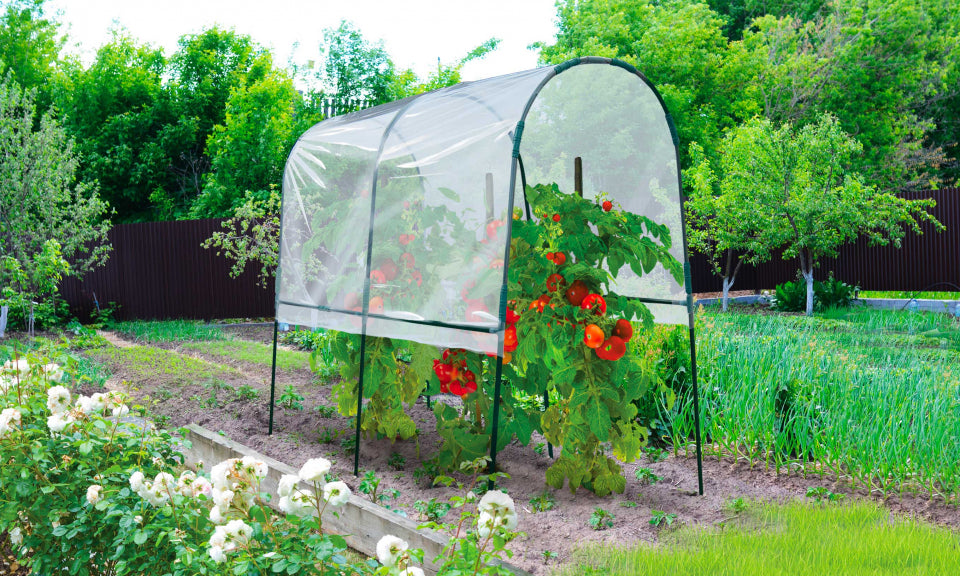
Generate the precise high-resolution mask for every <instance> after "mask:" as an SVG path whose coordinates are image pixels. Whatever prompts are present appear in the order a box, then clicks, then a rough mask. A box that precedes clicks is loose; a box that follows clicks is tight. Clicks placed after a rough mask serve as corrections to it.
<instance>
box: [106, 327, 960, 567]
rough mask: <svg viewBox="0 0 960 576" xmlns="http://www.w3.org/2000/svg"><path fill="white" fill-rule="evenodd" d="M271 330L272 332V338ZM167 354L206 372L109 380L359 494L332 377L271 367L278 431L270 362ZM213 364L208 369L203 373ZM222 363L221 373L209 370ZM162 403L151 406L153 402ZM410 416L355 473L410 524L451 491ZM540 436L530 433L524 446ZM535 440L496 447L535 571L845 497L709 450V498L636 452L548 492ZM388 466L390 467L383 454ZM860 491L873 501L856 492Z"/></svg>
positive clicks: (690, 463)
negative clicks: (591, 549) (743, 508)
mask: <svg viewBox="0 0 960 576" xmlns="http://www.w3.org/2000/svg"><path fill="white" fill-rule="evenodd" d="M103 336H104V337H105V338H107V340H108V341H109V342H111V344H113V345H114V346H117V347H119V348H120V349H125V348H127V349H128V348H129V347H130V346H131V345H132V344H131V343H130V342H128V341H125V340H124V339H122V338H120V337H118V336H116V335H115V334H110V333H104V334H103ZM243 336H244V337H248V338H250V339H251V340H252V341H258V342H260V343H263V342H264V340H263V335H262V334H260V333H259V332H257V331H250V330H245V331H244V333H243ZM271 336H272V334H271ZM157 348H161V349H163V350H164V351H165V352H164V353H165V354H171V355H176V356H170V357H169V359H170V360H171V361H174V360H176V361H179V360H177V358H183V359H188V360H190V361H192V362H195V363H201V362H202V364H198V366H199V367H195V368H194V369H195V370H197V371H198V373H199V372H203V371H204V370H207V371H211V370H212V373H211V374H207V373H204V374H203V375H202V376H196V377H193V376H191V375H189V374H186V375H185V374H182V373H178V374H168V373H164V372H162V371H158V373H157V374H150V375H148V376H147V377H144V376H143V374H139V373H137V371H136V370H134V369H133V368H132V367H131V366H132V363H131V364H124V363H123V362H119V363H116V364H114V365H111V369H112V370H113V371H114V377H113V378H118V379H121V380H125V381H127V382H130V383H131V384H132V388H131V389H132V393H133V394H134V395H135V396H137V398H138V399H139V400H141V401H144V402H151V401H152V402H153V403H152V404H150V408H151V410H152V412H153V413H154V414H155V417H159V418H160V419H161V420H165V422H164V425H165V426H166V427H168V428H172V427H177V426H181V425H184V424H188V423H191V422H193V423H197V424H199V425H201V426H204V427H206V428H208V429H211V430H213V431H221V432H223V433H224V434H225V435H226V436H228V437H230V438H232V439H233V440H236V441H238V442H240V443H243V444H245V445H247V446H249V447H251V448H253V449H254V450H257V451H259V452H262V453H264V454H268V455H270V456H272V457H274V458H276V459H278V460H280V461H282V462H285V463H287V464H290V465H291V466H294V467H299V466H300V465H301V464H303V462H304V461H306V460H307V459H309V458H313V457H317V456H324V457H327V458H330V459H331V460H333V461H334V467H333V470H332V472H333V473H334V474H336V475H337V476H339V477H340V478H341V479H343V480H344V481H345V482H346V483H347V484H348V485H350V487H351V488H352V489H353V490H354V491H357V488H358V484H359V479H358V478H356V477H354V476H353V456H352V452H351V450H350V449H351V448H352V443H353V429H352V428H351V426H350V424H349V420H348V419H346V418H343V417H340V416H339V415H336V414H332V413H331V412H330V408H329V407H332V406H333V405H334V400H333V399H332V398H331V383H330V382H321V381H319V380H318V379H317V378H316V376H315V375H314V374H313V373H312V372H311V371H310V370H305V369H293V370H278V372H277V387H276V392H277V397H278V398H279V397H280V396H281V392H282V391H284V390H285V389H286V387H287V386H291V387H292V389H293V390H295V391H296V392H297V393H298V394H300V395H301V396H303V400H302V401H301V403H302V405H303V408H302V409H296V408H295V407H292V406H291V407H284V406H280V405H278V406H276V408H275V410H274V434H272V435H269V434H268V433H267V430H268V425H269V415H270V407H269V387H270V366H269V364H268V365H263V364H257V363H251V362H245V361H241V360H236V359H226V358H224V357H223V356H221V355H216V354H210V353H206V352H205V351H203V350H202V348H201V350H199V351H198V350H196V349H191V350H186V351H185V350H182V349H181V347H179V346H177V345H175V344H164V345H161V346H157ZM210 366H212V367H213V368H210ZM216 367H219V368H216ZM158 400H159V401H158ZM408 413H409V414H410V415H411V416H412V417H413V419H414V420H415V421H416V422H417V426H418V428H419V429H420V430H421V431H422V432H421V434H420V435H419V438H418V439H417V441H413V440H411V441H408V442H397V443H391V442H389V441H387V440H364V441H362V443H361V449H360V463H361V464H360V465H361V474H362V473H363V471H364V470H375V471H377V475H378V476H379V477H380V478H381V479H382V483H381V486H382V487H383V488H386V489H397V490H399V491H400V496H399V497H398V498H397V499H396V500H388V501H386V502H385V503H386V504H388V505H390V506H391V507H392V508H394V509H398V510H400V511H401V512H402V513H404V514H406V515H407V516H409V517H412V518H414V519H417V512H416V511H415V510H414V508H413V505H414V502H416V501H417V500H426V501H428V500H430V499H432V498H436V499H437V500H441V501H442V500H445V499H446V498H448V497H449V496H451V495H453V494H454V493H453V491H451V490H448V489H446V488H426V487H424V483H423V482H418V474H417V473H416V472H417V470H418V468H420V467H421V462H422V461H426V460H427V459H429V458H430V456H431V455H432V454H433V453H434V452H435V451H436V450H437V448H438V446H439V441H438V437H437V435H436V433H435V429H434V428H435V419H434V416H433V413H432V411H431V410H430V409H429V408H428V407H427V406H426V404H425V403H424V401H423V399H420V400H419V401H418V402H417V403H416V404H415V405H414V406H412V407H410V409H409V411H408ZM541 442H544V440H543V438H538V437H537V436H536V435H535V436H534V440H533V441H532V445H533V446H536V445H537V443H541ZM543 452H544V454H540V453H538V452H536V451H534V450H533V449H532V447H525V446H519V445H516V444H511V445H509V446H507V448H506V449H505V450H504V451H503V452H501V453H500V455H499V456H498V463H499V464H500V465H501V467H502V469H503V471H504V472H507V473H508V474H510V478H509V479H507V480H505V481H503V482H502V483H501V488H502V489H504V490H506V491H507V492H509V493H510V494H511V495H512V496H513V498H514V500H515V501H516V502H517V505H518V507H519V508H520V512H519V514H520V529H521V530H523V531H524V532H526V536H525V537H522V538H521V539H520V540H519V541H518V542H516V543H514V544H513V545H512V549H513V550H514V552H515V556H514V558H513V560H511V562H513V563H515V564H516V565H518V566H520V567H522V568H524V569H526V570H529V571H531V572H533V573H534V574H538V575H545V574H548V573H549V572H550V570H551V569H552V567H553V566H554V565H555V564H556V563H557V562H558V561H559V562H562V561H564V560H566V559H568V558H569V557H570V554H571V552H572V551H573V549H574V548H575V547H577V546H581V545H583V544H585V543H588V542H602V543H616V544H618V545H627V544H629V543H631V542H637V541H643V542H651V543H653V542H657V541H658V539H659V536H660V529H659V528H656V527H654V526H651V525H650V519H651V517H652V515H653V513H654V511H663V512H665V513H668V514H676V521H675V522H674V525H675V526H676V525H679V524H698V525H715V524H718V523H722V522H723V521H724V520H725V519H729V517H730V515H731V513H730V512H729V510H728V504H729V503H730V502H731V501H732V500H734V499H736V498H744V499H746V500H776V501H785V500H789V499H794V498H803V497H804V495H805V494H806V491H807V489H808V488H809V487H814V486H820V485H823V486H825V487H826V488H827V489H829V490H831V491H833V492H837V493H849V492H851V490H850V489H849V487H847V486H844V485H837V484H835V483H834V482H832V481H831V480H826V481H821V480H820V479H819V478H815V477H814V478H807V479H804V478H802V477H800V476H798V475H789V476H787V475H780V476H777V475H776V474H774V473H773V472H772V471H765V470H763V468H762V466H761V467H759V468H753V469H751V468H750V467H749V466H748V465H746V464H743V463H738V464H733V463H732V462H731V461H728V460H724V461H723V462H717V459H716V457H709V458H706V459H705V462H704V464H705V468H704V480H705V495H704V496H702V497H701V496H699V495H697V474H696V459H695V458H693V457H692V456H685V455H683V454H680V455H679V456H673V455H670V456H669V457H667V458H666V459H665V460H663V461H658V462H653V461H651V460H649V458H647V457H644V458H643V459H642V460H641V461H640V462H635V463H632V464H625V465H623V468H624V473H625V475H626V477H627V488H626V491H625V492H624V493H623V494H620V495H613V496H611V497H606V498H599V497H597V496H595V495H593V494H592V493H590V492H587V491H584V490H580V491H578V492H577V493H575V494H571V493H570V492H569V490H566V489H563V490H554V489H552V488H549V487H547V486H546V485H545V484H544V472H545V470H546V469H547V467H548V466H549V465H550V463H551V460H550V458H549V457H548V456H547V455H546V454H545V452H546V451H543ZM394 454H397V455H399V456H393V458H394V460H393V463H394V464H396V467H391V464H390V463H389V462H388V461H389V459H390V458H391V455H394ZM638 468H647V469H649V470H650V471H651V472H652V473H653V474H655V475H656V476H658V477H660V480H659V481H657V482H656V483H654V484H652V485H651V484H646V483H641V482H639V481H638V480H637V479H636V478H635V472H636V471H637V469H638ZM855 495H856V496H858V497H868V498H869V497H871V495H869V494H864V493H862V492H861V493H858V494H855ZM536 499H539V500H541V501H552V502H553V504H552V508H551V509H549V510H546V511H542V512H536V511H535V507H534V505H533V503H532V502H531V500H536ZM888 504H889V505H890V507H891V509H893V510H897V511H901V512H905V513H909V514H917V515H920V516H923V517H925V518H928V519H931V520H934V521H937V522H940V523H944V524H947V525H951V526H954V527H957V528H960V514H958V513H957V511H956V508H954V507H952V506H948V505H945V504H943V503H942V501H934V502H930V501H928V500H926V499H921V498H916V499H910V498H903V499H898V500H895V501H889V502H888ZM597 508H602V509H604V510H606V511H607V512H610V513H612V514H613V515H614V517H615V519H614V525H613V527H612V528H609V529H607V530H602V531H595V530H593V529H591V528H590V526H589V519H590V516H591V514H592V513H593V512H594V511H595V510H596V509H597ZM545 551H550V552H554V553H557V554H558V555H559V557H558V559H557V560H551V561H550V564H549V565H545V564H544V562H543V555H544V552H545Z"/></svg>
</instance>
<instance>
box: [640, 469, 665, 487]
mask: <svg viewBox="0 0 960 576" xmlns="http://www.w3.org/2000/svg"><path fill="white" fill-rule="evenodd" d="M634 475H635V476H636V477H637V480H639V481H640V483H641V484H651V485H652V484H656V483H657V482H659V481H660V480H662V478H660V477H659V476H657V475H656V474H654V473H653V470H651V469H649V468H637V471H636V472H634Z"/></svg>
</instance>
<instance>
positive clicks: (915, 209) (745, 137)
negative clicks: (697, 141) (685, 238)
mask: <svg viewBox="0 0 960 576" xmlns="http://www.w3.org/2000/svg"><path fill="white" fill-rule="evenodd" d="M862 150H863V147H862V146H861V145H860V143H859V142H857V141H856V140H855V139H853V138H852V137H851V136H850V135H849V134H847V133H845V132H844V131H843V129H842V128H841V127H840V124H839V122H838V120H837V119H836V118H835V117H833V116H831V115H829V114H825V115H822V116H821V117H820V118H818V120H817V122H816V123H814V124H808V125H806V126H804V127H802V128H795V127H794V126H792V125H791V124H784V125H783V126H781V127H779V128H778V127H776V126H774V124H773V123H772V122H770V121H769V120H766V119H755V120H752V121H750V122H747V123H746V124H744V125H743V126H741V127H739V128H737V129H735V130H732V131H731V132H730V133H729V134H728V135H727V137H726V139H725V142H724V152H725V154H729V155H730V156H732V159H731V160H730V162H729V166H728V167H727V168H726V170H725V175H724V179H725V180H729V181H730V184H729V186H730V188H731V189H739V190H752V191H753V194H754V195H755V196H756V200H755V201H754V202H755V204H754V209H755V210H758V211H763V216H762V222H763V223H764V225H765V226H768V227H769V230H768V232H767V233H768V234H769V236H768V238H770V239H771V244H770V245H769V246H768V249H770V250H774V249H777V248H782V249H783V257H784V258H785V259H790V258H797V259H798V261H799V264H800V273H801V276H802V277H803V279H804V280H805V282H806V285H807V302H806V312H807V315H812V314H813V272H814V269H815V268H816V266H817V265H818V264H819V262H820V261H821V260H822V259H823V258H825V257H832V256H836V254H837V250H838V249H839V248H840V247H841V246H842V245H844V244H846V243H848V242H852V241H854V240H856V239H857V238H859V237H861V236H864V237H867V238H868V239H869V241H870V242H871V243H873V244H882V245H885V244H889V243H891V242H892V243H893V244H894V245H895V246H899V245H900V240H901V239H902V237H903V235H904V234H905V232H906V230H907V229H912V230H913V231H914V232H916V233H918V234H919V233H921V232H920V227H919V225H918V221H927V222H932V223H934V224H935V225H936V226H937V227H938V228H940V229H942V228H943V227H942V225H941V224H940V223H939V222H937V221H936V219H934V218H933V217H932V216H931V215H930V214H929V212H928V211H927V210H928V209H929V208H930V207H931V206H933V204H934V203H933V201H932V200H906V199H904V198H901V197H898V196H896V195H894V194H892V193H889V192H883V191H881V190H879V189H878V188H877V187H875V186H872V185H869V184H866V183H865V182H864V179H863V177H862V176H860V175H859V174H858V173H856V172H855V171H854V170H853V166H854V165H855V160H856V157H857V156H858V155H859V154H861V153H862ZM745 227H746V228H749V227H750V225H748V224H745Z"/></svg>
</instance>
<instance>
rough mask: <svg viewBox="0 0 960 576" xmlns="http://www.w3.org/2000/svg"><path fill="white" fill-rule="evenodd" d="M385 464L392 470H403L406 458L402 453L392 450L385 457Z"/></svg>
mask: <svg viewBox="0 0 960 576" xmlns="http://www.w3.org/2000/svg"><path fill="white" fill-rule="evenodd" d="M387 465H389V466H390V467H391V468H393V469H394V470H403V469H404V468H405V467H406V466H407V459H406V457H404V455H403V454H401V453H399V452H394V453H392V454H390V457H389V458H387Z"/></svg>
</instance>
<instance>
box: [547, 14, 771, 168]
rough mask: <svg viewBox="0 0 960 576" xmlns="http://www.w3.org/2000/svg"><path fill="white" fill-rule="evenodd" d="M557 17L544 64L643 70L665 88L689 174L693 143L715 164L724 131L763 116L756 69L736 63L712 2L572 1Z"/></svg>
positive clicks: (742, 61)
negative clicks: (592, 63)
mask: <svg viewBox="0 0 960 576" xmlns="http://www.w3.org/2000/svg"><path fill="white" fill-rule="evenodd" d="M557 10H558V30H559V31H558V33H557V37H556V42H555V43H554V44H552V45H546V44H542V43H541V44H536V45H535V46H536V47H538V48H539V49H540V60H541V62H542V63H544V64H559V63H561V62H564V61H566V60H568V59H570V58H573V57H575V56H606V57H611V58H619V59H621V60H623V61H625V62H628V63H630V64H632V65H633V66H635V67H636V68H637V69H638V70H639V71H640V72H642V73H643V74H644V75H645V76H646V77H647V78H649V79H650V80H651V81H652V82H653V83H654V85H656V86H657V89H658V90H659V91H660V93H661V95H662V96H663V99H664V101H665V103H666V105H667V109H668V110H669V111H670V113H671V114H672V115H673V117H674V119H675V122H676V126H677V131H678V134H679V137H680V149H681V154H682V156H681V162H682V165H683V166H684V167H687V166H689V159H688V158H687V155H686V151H687V148H688V146H689V144H690V142H698V143H699V144H700V145H701V147H702V148H703V149H704V151H705V153H706V154H707V156H708V157H709V158H711V159H715V156H716V146H717V143H718V142H719V140H720V138H721V135H722V132H723V130H724V129H726V128H729V127H732V126H735V125H736V124H738V123H739V122H741V121H742V120H745V119H747V118H751V117H752V116H754V115H755V114H757V113H759V112H760V111H761V110H762V108H761V104H760V103H761V102H762V98H761V97H762V95H761V94H760V93H759V92H758V91H757V90H756V87H755V86H756V83H755V82H753V81H751V78H753V77H754V76H755V74H756V69H755V68H756V63H755V62H753V61H750V60H747V59H734V60H729V59H728V57H727V52H728V50H729V47H728V42H727V39H726V37H724V35H723V25H724V20H723V19H722V18H721V17H720V16H719V15H718V14H717V13H716V12H713V11H712V10H711V9H710V7H709V6H708V5H707V4H705V3H701V2H692V1H689V0H666V1H664V2H655V1H653V0H642V1H639V2H638V1H636V0H579V1H575V0H565V1H562V2H558V3H557Z"/></svg>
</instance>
